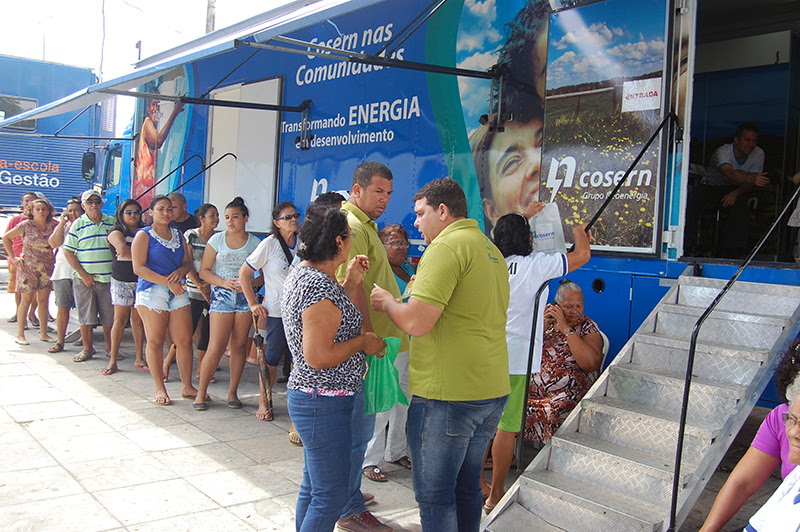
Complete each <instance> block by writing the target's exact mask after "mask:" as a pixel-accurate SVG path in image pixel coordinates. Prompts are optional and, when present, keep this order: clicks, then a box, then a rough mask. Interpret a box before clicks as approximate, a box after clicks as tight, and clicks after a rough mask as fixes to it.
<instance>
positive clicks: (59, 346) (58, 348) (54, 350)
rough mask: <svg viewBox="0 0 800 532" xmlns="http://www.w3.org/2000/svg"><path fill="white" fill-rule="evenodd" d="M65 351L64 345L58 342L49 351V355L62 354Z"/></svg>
mask: <svg viewBox="0 0 800 532" xmlns="http://www.w3.org/2000/svg"><path fill="white" fill-rule="evenodd" d="M63 350H64V344H61V343H58V342H56V345H54V346H53V347H51V348H50V349H48V350H47V352H48V353H60V352H61V351H63Z"/></svg>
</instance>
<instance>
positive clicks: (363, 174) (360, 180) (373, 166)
mask: <svg viewBox="0 0 800 532" xmlns="http://www.w3.org/2000/svg"><path fill="white" fill-rule="evenodd" d="M373 176H378V177H382V178H384V179H388V180H389V181H391V180H392V178H393V176H392V171H391V170H389V167H388V166H386V165H385V164H383V163H379V162H378V161H367V162H364V163H361V164H359V165H358V166H357V167H356V171H355V172H353V184H354V185H355V184H359V185H361V186H362V187H368V186H369V184H370V183H372V177H373Z"/></svg>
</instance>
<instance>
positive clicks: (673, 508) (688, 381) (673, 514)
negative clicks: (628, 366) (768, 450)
mask: <svg viewBox="0 0 800 532" xmlns="http://www.w3.org/2000/svg"><path fill="white" fill-rule="evenodd" d="M798 193H800V187H798V189H797V190H795V192H794V194H792V197H791V199H790V200H789V201H788V202H786V205H785V206H784V207H783V210H781V213H780V214H779V215H778V217H777V218H775V221H773V222H772V225H771V226H770V227H769V229H767V231H766V232H765V233H764V235H763V236H762V237H761V239H760V240H759V241H758V243H757V244H756V245H755V246H754V247H753V249H752V250H750V253H748V255H747V257H745V259H744V261H743V262H742V264H741V266H739V269H738V270H736V273H735V274H734V275H733V277H731V279H730V280H729V281H728V282H727V283H726V284H725V286H724V287H723V288H722V290H720V292H719V294H717V297H715V298H714V300H713V301H712V302H711V304H710V305H709V306H708V308H706V310H705V311H704V312H703V314H701V315H700V317H699V318H698V319H697V321H696V322H695V324H694V327H693V328H692V336H691V339H690V340H689V358H688V359H687V361H686V375H685V380H684V386H683V402H682V403H681V417H680V423H679V426H678V443H677V445H676V447H677V448H676V450H675V468H674V471H673V478H672V499H671V501H670V510H669V527H668V528H667V531H668V532H674V531H675V521H676V518H677V513H678V508H677V506H678V491H679V488H680V473H681V459H682V458H683V440H684V436H685V433H686V417H687V414H688V409H689V391H690V387H691V385H692V371H694V358H695V351H696V349H697V337H698V336H699V334H700V327H702V326H703V323H705V321H706V318H708V316H709V315H710V314H711V312H713V311H714V309H715V308H717V305H719V302H720V301H721V300H722V298H723V297H725V294H727V293H728V291H729V290H730V289H731V287H732V286H733V285H734V283H735V282H736V281H737V280H738V279H739V276H740V275H741V274H742V272H744V270H745V268H747V267H748V266H749V265H750V262H751V261H752V260H753V257H755V255H756V253H758V251H759V250H760V249H761V246H763V245H764V242H766V241H767V238H769V236H770V235H771V234H772V231H774V230H775V227H777V226H778V223H779V222H780V221H781V219H782V218H783V217H784V215H786V212H787V211H788V210H789V207H790V206H791V205H792V203H794V201H795V199H797V196H798Z"/></svg>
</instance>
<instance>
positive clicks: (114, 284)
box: [100, 199, 147, 375]
mask: <svg viewBox="0 0 800 532" xmlns="http://www.w3.org/2000/svg"><path fill="white" fill-rule="evenodd" d="M114 221H115V223H114V228H113V229H112V230H111V232H110V233H108V247H109V248H111V253H112V254H113V259H112V261H111V304H112V305H114V325H113V326H112V327H111V353H110V355H109V361H108V366H107V367H106V368H105V369H102V370H100V373H102V374H103V375H111V374H112V373H114V372H116V371H117V358H120V356H119V344H120V343H121V342H122V333H124V332H125V325H127V324H128V319H130V320H131V331H132V332H133V343H134V344H135V346H136V361H135V362H134V363H133V367H135V368H137V369H141V370H147V363H146V362H145V360H144V354H143V350H144V327H143V326H142V319H141V318H140V317H139V313H138V312H137V311H136V309H135V308H133V303H134V300H135V298H136V283H137V281H138V279H139V278H138V277H137V275H136V274H135V273H133V262H132V258H131V242H133V237H134V236H135V235H136V231H138V230H139V228H140V227H143V225H144V224H143V223H142V206H141V205H139V203H138V202H136V200H132V199H127V200H125V201H123V202H122V204H121V205H120V206H119V208H117V213H116V215H115V216H114Z"/></svg>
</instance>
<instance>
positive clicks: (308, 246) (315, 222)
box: [297, 203, 349, 262]
mask: <svg viewBox="0 0 800 532" xmlns="http://www.w3.org/2000/svg"><path fill="white" fill-rule="evenodd" d="M347 232H348V229H347V215H346V214H345V213H344V211H342V210H341V209H340V208H339V207H336V206H330V205H317V204H315V203H312V204H311V205H309V206H308V208H307V209H306V218H305V220H303V225H301V226H300V231H299V232H298V235H297V236H298V237H299V238H300V246H298V250H297V255H298V256H299V257H300V258H301V259H303V260H307V261H309V262H323V261H326V260H331V259H333V258H334V257H336V255H337V254H338V253H339V244H337V243H336V237H337V236H341V237H343V238H345V237H347V238H349V235H347Z"/></svg>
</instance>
